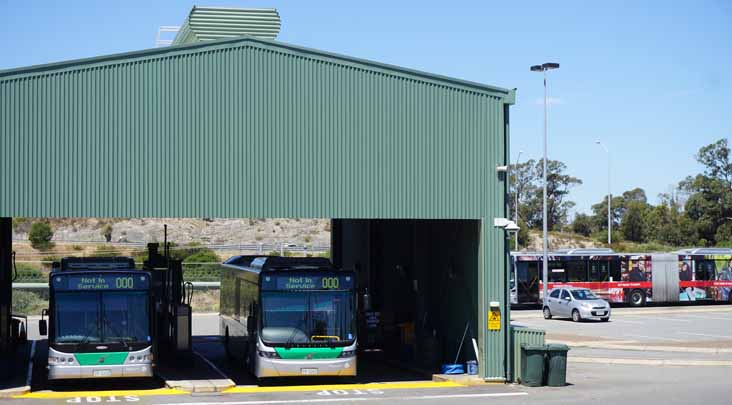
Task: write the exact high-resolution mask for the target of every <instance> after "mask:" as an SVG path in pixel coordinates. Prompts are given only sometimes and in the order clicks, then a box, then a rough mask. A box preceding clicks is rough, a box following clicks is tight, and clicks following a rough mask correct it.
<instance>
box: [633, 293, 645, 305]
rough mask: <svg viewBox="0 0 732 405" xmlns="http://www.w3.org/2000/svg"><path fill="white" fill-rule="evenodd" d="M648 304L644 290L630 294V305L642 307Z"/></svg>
mask: <svg viewBox="0 0 732 405" xmlns="http://www.w3.org/2000/svg"><path fill="white" fill-rule="evenodd" d="M645 303H646V294H645V293H644V292H643V291H642V290H633V291H631V292H630V305H631V306H634V307H641V306H643V305H644V304H645Z"/></svg>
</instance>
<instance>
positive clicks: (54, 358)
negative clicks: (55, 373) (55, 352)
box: [48, 356, 74, 365]
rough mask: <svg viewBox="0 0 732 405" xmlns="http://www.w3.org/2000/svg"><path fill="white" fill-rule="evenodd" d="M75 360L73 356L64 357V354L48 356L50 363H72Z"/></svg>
mask: <svg viewBox="0 0 732 405" xmlns="http://www.w3.org/2000/svg"><path fill="white" fill-rule="evenodd" d="M73 362H74V358H73V357H62V356H58V357H57V356H48V364H52V365H58V364H64V363H66V364H71V363H73Z"/></svg>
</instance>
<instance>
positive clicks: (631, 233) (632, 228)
mask: <svg viewBox="0 0 732 405" xmlns="http://www.w3.org/2000/svg"><path fill="white" fill-rule="evenodd" d="M646 210H647V204H646V203H645V202H641V201H629V202H627V203H626V204H625V208H624V214H623V220H622V222H621V223H620V232H621V233H622V235H623V238H624V239H625V240H629V241H632V242H645V234H644V231H645V223H644V220H643V218H644V217H645V214H646Z"/></svg>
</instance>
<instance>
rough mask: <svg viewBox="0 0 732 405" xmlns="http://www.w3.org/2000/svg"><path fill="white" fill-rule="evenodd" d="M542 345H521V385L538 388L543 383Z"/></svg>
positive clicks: (544, 352)
mask: <svg viewBox="0 0 732 405" xmlns="http://www.w3.org/2000/svg"><path fill="white" fill-rule="evenodd" d="M545 354H546V346H544V345H529V344H526V343H524V344H522V345H521V384H522V385H525V386H527V387H540V386H542V385H543V383H544V356H545Z"/></svg>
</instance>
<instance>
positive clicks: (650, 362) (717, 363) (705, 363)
mask: <svg viewBox="0 0 732 405" xmlns="http://www.w3.org/2000/svg"><path fill="white" fill-rule="evenodd" d="M569 362H570V363H571V362H576V363H596V364H622V365H643V366H681V367H688V366H701V367H732V361H725V360H670V359H669V360H666V359H622V358H608V357H574V356H573V357H571V358H570V359H569Z"/></svg>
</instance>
